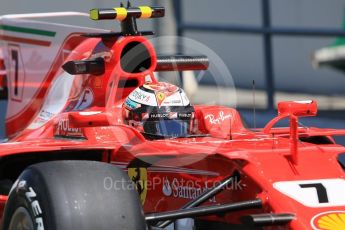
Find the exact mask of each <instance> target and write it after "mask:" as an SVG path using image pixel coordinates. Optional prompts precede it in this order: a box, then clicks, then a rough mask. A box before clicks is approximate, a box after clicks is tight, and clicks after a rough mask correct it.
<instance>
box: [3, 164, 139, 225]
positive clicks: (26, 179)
mask: <svg viewBox="0 0 345 230" xmlns="http://www.w3.org/2000/svg"><path fill="white" fill-rule="evenodd" d="M3 229H6V230H7V229H9V230H26V229H27V230H31V229H37V230H43V229H53V230H60V229H61V230H62V229H63V230H68V229H90V230H91V229H92V230H94V229H128V230H130V229H133V230H134V229H146V224H145V220H144V215H143V211H142V207H141V204H140V201H139V198H138V195H137V192H136V191H135V186H134V185H133V184H132V182H131V181H130V180H129V178H128V176H127V175H126V174H125V173H124V172H123V171H122V170H120V169H118V168H116V167H115V166H112V165H110V164H106V163H100V162H90V161H55V162H46V163H40V164H36V165H32V166H30V167H28V168H27V169H25V170H24V172H23V173H22V174H21V175H20V176H19V178H18V180H17V181H16V183H15V184H14V185H13V187H12V189H11V191H10V194H9V199H8V201H7V203H6V207H5V211H4V216H3Z"/></svg>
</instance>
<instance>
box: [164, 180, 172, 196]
mask: <svg viewBox="0 0 345 230" xmlns="http://www.w3.org/2000/svg"><path fill="white" fill-rule="evenodd" d="M162 192H163V194H164V195H165V196H171V195H172V189H171V186H170V182H169V180H168V178H165V179H164V183H163V188H162Z"/></svg>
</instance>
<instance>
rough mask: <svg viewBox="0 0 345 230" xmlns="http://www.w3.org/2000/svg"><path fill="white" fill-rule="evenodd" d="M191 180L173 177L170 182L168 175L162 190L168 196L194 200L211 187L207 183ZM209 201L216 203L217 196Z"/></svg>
mask: <svg viewBox="0 0 345 230" xmlns="http://www.w3.org/2000/svg"><path fill="white" fill-rule="evenodd" d="M189 182H191V181H185V180H183V179H181V180H178V179H177V178H174V179H172V181H171V182H170V181H169V179H168V178H167V177H165V178H164V182H163V187H162V192H163V194H164V195H165V196H166V197H175V198H182V199H188V200H194V199H196V198H197V197H199V196H200V195H201V194H203V193H204V192H205V191H207V190H208V189H209V188H208V186H207V183H205V184H199V183H197V182H196V183H195V184H192V183H189ZM209 202H212V203H216V202H217V201H216V197H212V198H210V199H209Z"/></svg>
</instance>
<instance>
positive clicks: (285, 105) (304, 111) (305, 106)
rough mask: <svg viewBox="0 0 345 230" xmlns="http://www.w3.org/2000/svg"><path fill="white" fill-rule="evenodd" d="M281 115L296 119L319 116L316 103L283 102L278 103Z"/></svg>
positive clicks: (310, 101)
mask: <svg viewBox="0 0 345 230" xmlns="http://www.w3.org/2000/svg"><path fill="white" fill-rule="evenodd" d="M278 113H279V115H283V114H289V115H295V116H296V117H310V116H316V114H317V103H316V101H312V100H309V101H283V102H279V103H278Z"/></svg>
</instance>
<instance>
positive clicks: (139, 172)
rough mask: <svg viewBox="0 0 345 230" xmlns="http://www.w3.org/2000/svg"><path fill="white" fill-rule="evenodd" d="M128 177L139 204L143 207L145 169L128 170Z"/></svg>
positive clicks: (145, 191) (145, 180)
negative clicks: (135, 190)
mask: <svg viewBox="0 0 345 230" xmlns="http://www.w3.org/2000/svg"><path fill="white" fill-rule="evenodd" d="M128 176H129V178H130V179H131V180H132V181H133V183H134V184H135V186H136V189H137V191H138V193H139V197H140V201H141V204H142V205H144V203H145V199H146V194H147V169H146V168H128Z"/></svg>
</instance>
